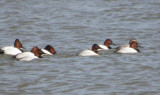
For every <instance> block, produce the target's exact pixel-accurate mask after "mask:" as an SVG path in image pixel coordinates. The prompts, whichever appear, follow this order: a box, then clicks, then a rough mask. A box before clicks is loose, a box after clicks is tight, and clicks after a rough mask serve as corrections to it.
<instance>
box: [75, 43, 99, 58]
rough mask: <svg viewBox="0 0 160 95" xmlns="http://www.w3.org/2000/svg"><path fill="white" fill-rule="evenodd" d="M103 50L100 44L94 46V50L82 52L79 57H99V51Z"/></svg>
mask: <svg viewBox="0 0 160 95" xmlns="http://www.w3.org/2000/svg"><path fill="white" fill-rule="evenodd" d="M100 49H102V48H101V47H99V45H98V44H93V46H92V49H88V50H84V51H82V52H80V53H79V54H78V55H79V56H99V54H98V51H99V50H100Z"/></svg>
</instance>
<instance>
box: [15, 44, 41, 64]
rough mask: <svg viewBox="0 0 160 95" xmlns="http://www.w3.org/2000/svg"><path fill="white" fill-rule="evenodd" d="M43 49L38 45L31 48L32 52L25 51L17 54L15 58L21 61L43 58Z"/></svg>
mask: <svg viewBox="0 0 160 95" xmlns="http://www.w3.org/2000/svg"><path fill="white" fill-rule="evenodd" d="M42 54H44V53H43V51H42V50H41V49H39V48H38V47H37V46H34V47H33V48H32V50H31V52H23V53H20V54H17V55H16V56H15V58H17V59H18V60H19V61H30V60H33V59H35V58H42V56H41V55H42Z"/></svg>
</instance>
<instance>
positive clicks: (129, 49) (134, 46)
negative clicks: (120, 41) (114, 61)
mask: <svg viewBox="0 0 160 95" xmlns="http://www.w3.org/2000/svg"><path fill="white" fill-rule="evenodd" d="M115 52H117V53H138V52H140V51H139V49H138V43H137V42H135V41H132V42H131V43H130V45H122V46H120V47H118V48H116V51H115Z"/></svg>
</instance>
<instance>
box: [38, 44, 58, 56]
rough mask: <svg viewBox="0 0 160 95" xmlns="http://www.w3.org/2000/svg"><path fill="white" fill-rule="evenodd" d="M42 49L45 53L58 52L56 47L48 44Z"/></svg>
mask: <svg viewBox="0 0 160 95" xmlns="http://www.w3.org/2000/svg"><path fill="white" fill-rule="evenodd" d="M41 50H42V51H43V52H44V55H53V54H56V51H55V49H54V48H53V47H52V46H51V45H47V46H46V47H45V48H43V49H41Z"/></svg>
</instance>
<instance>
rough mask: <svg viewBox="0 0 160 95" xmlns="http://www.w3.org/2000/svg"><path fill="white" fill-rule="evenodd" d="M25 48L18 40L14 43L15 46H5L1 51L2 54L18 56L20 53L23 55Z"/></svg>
mask: <svg viewBox="0 0 160 95" xmlns="http://www.w3.org/2000/svg"><path fill="white" fill-rule="evenodd" d="M22 48H23V46H22V44H21V42H20V41H19V39H16V40H15V42H14V46H5V47H3V48H1V49H0V54H6V55H17V54H19V53H22V52H23V50H22Z"/></svg>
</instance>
